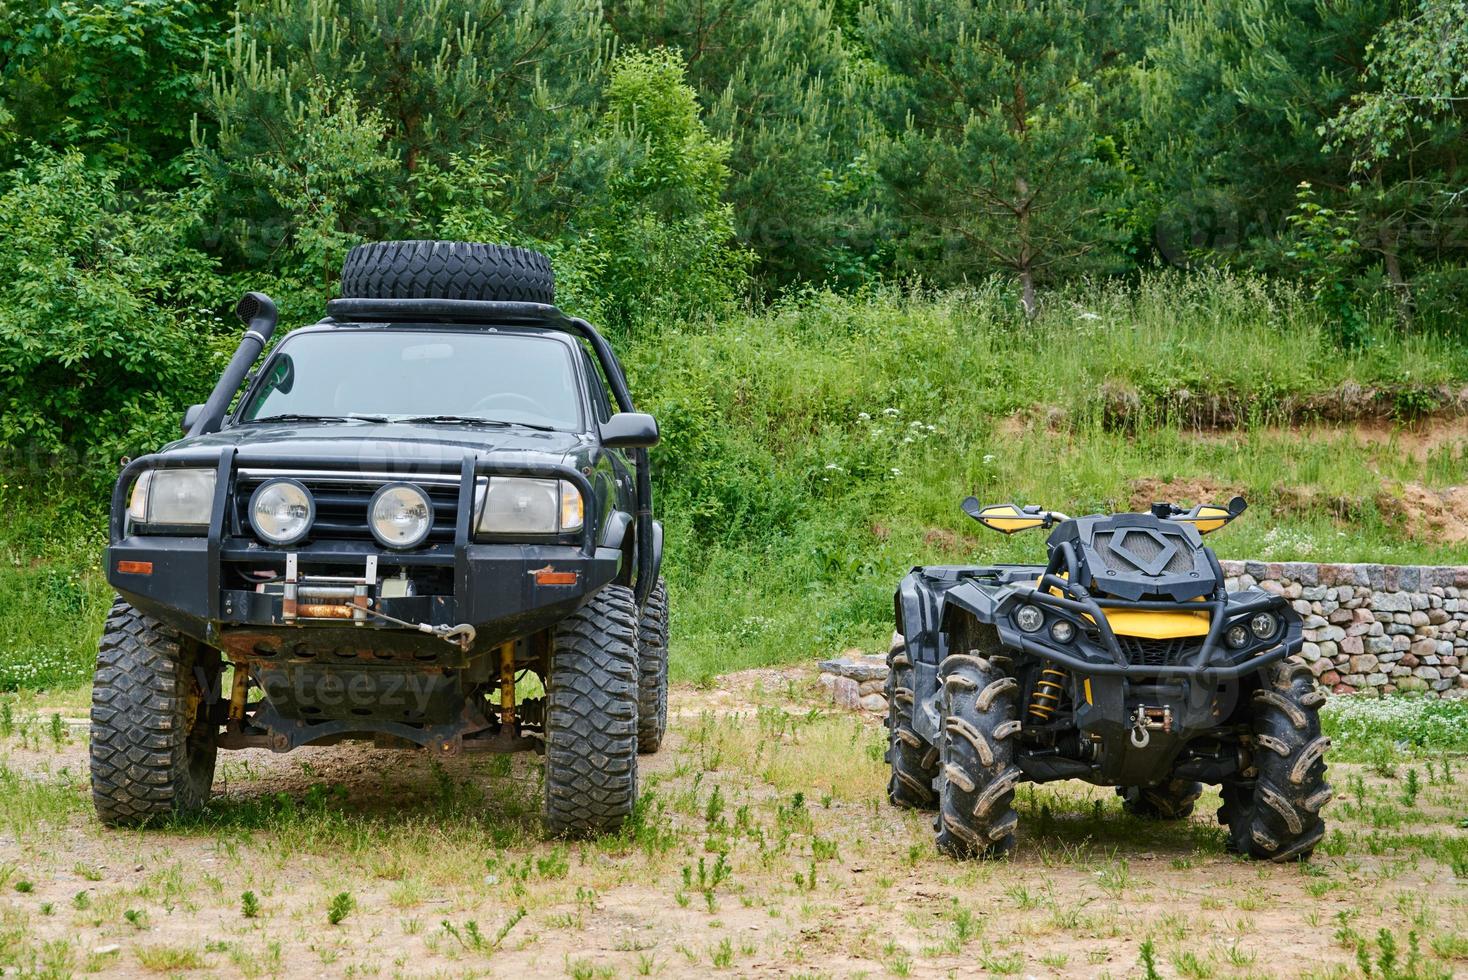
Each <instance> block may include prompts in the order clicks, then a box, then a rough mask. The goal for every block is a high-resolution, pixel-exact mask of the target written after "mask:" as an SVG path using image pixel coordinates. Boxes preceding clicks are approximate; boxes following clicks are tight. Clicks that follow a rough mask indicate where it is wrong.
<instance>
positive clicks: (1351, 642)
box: [1341, 636, 1366, 653]
mask: <svg viewBox="0 0 1468 980" xmlns="http://www.w3.org/2000/svg"><path fill="white" fill-rule="evenodd" d="M1341 652H1342V653H1364V652H1366V644H1365V642H1364V641H1363V640H1362V639H1361V637H1359V636H1348V637H1346V638H1345V639H1344V640H1342V641H1341Z"/></svg>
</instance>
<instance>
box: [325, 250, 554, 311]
mask: <svg viewBox="0 0 1468 980" xmlns="http://www.w3.org/2000/svg"><path fill="white" fill-rule="evenodd" d="M342 297H343V298H363V299H469V300H499V301H510V302H518V303H546V304H553V303H555V301H556V279H555V275H554V273H552V271H551V265H550V260H549V259H547V258H546V257H545V256H544V255H542V254H540V253H539V252H533V251H531V250H530V249H528V248H515V247H514V246H511V245H484V244H480V243H478V242H438V241H403V242H373V243H371V244H368V245H358V246H357V247H356V248H354V249H352V250H351V251H350V252H348V253H347V257H346V260H345V261H344V262H342Z"/></svg>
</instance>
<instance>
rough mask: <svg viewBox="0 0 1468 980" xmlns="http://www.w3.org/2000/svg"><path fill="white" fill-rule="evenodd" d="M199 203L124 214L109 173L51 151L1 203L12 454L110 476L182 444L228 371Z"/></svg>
mask: <svg viewBox="0 0 1468 980" xmlns="http://www.w3.org/2000/svg"><path fill="white" fill-rule="evenodd" d="M201 208H202V202H201V201H200V200H198V199H197V196H196V195H193V194H183V195H178V196H173V197H168V198H160V199H157V200H154V201H151V202H146V203H144V204H141V205H138V206H135V207H131V208H129V207H125V206H124V202H123V200H122V198H121V195H120V194H119V193H118V191H117V188H116V186H115V180H114V175H113V174H112V173H111V172H108V171H98V170H92V169H89V168H88V167H87V165H86V163H85V162H84V161H83V159H82V157H81V155H80V154H79V153H75V152H69V153H64V154H56V153H51V152H47V151H38V152H37V153H36V154H35V155H34V156H33V157H32V158H31V160H30V162H29V163H28V164H27V165H26V166H25V167H24V168H22V169H21V170H19V171H17V172H15V173H14V174H12V175H11V180H10V185H9V187H8V188H7V189H6V190H5V193H4V194H3V196H0V226H3V227H4V228H5V229H6V235H5V236H4V237H3V238H0V451H3V452H4V453H5V454H7V455H8V456H10V457H11V458H12V466H13V465H14V460H15V458H16V457H21V458H24V459H27V460H30V461H36V460H40V459H54V458H56V457H70V458H72V459H76V460H78V461H79V463H80V468H81V469H83V470H87V471H97V472H105V471H109V470H110V469H111V468H112V467H113V466H114V465H115V464H116V460H117V458H118V456H120V455H123V454H124V453H133V452H137V451H139V450H145V449H152V448H155V447H156V446H157V445H158V444H159V443H161V442H163V441H165V440H166V439H167V438H168V437H170V436H172V434H173V433H175V432H177V424H178V414H177V412H178V410H179V408H180V407H181V406H182V405H185V404H188V403H189V401H191V400H192V401H197V400H199V397H200V396H201V395H202V394H203V393H204V392H205V391H207V390H208V385H209V381H210V379H211V376H212V374H213V372H214V370H215V358H214V352H213V349H212V343H211V335H210V326H211V324H212V322H213V318H212V316H211V315H210V313H209V311H208V310H207V309H205V308H204V307H203V304H205V303H207V302H209V301H210V299H211V298H212V297H213V296H214V294H215V293H216V292H217V283H216V281H215V279H214V277H213V273H212V266H211V263H210V261H209V260H208V259H207V258H205V257H204V256H203V255H202V254H200V253H198V252H196V251H193V250H191V249H190V248H189V247H188V246H187V245H186V244H184V242H186V240H187V238H188V236H189V234H190V233H191V232H192V231H193V230H194V229H195V228H196V225H197V222H198V217H197V215H198V213H199V212H200V210H201Z"/></svg>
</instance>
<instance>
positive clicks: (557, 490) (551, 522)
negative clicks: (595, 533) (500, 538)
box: [478, 476, 586, 534]
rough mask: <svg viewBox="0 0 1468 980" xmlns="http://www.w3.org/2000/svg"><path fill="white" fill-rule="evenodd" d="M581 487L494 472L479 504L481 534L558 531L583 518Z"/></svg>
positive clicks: (576, 525) (577, 527)
mask: <svg viewBox="0 0 1468 980" xmlns="http://www.w3.org/2000/svg"><path fill="white" fill-rule="evenodd" d="M585 508H586V503H585V501H584V500H582V498H581V491H580V490H577V489H576V487H575V485H574V484H571V483H569V482H567V481H565V480H538V479H529V478H526V477H520V476H494V477H490V479H489V486H488V487H487V488H486V489H485V492H484V501H483V503H481V504H480V507H479V523H478V529H479V533H480V534H559V533H561V532H563V531H579V530H580V529H581V527H582V525H583V524H584V523H585V522H586V511H585Z"/></svg>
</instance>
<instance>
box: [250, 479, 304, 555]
mask: <svg viewBox="0 0 1468 980" xmlns="http://www.w3.org/2000/svg"><path fill="white" fill-rule="evenodd" d="M315 520H316V498H314V497H312V496H311V491H310V490H307V489H306V488H305V487H304V486H302V485H301V484H299V483H297V482H296V481H295V480H270V481H268V482H266V483H262V484H260V486H259V487H258V488H257V489H256V490H255V493H254V494H253V495H252V496H251V497H250V526H251V527H252V528H254V529H255V533H256V534H258V535H259V536H260V537H261V538H262V539H263V540H265V541H267V542H269V543H270V544H274V545H289V544H295V543H296V542H297V541H300V540H301V539H302V538H304V537H305V536H306V534H307V532H308V531H310V530H311V524H312V522H313V521H315Z"/></svg>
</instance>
